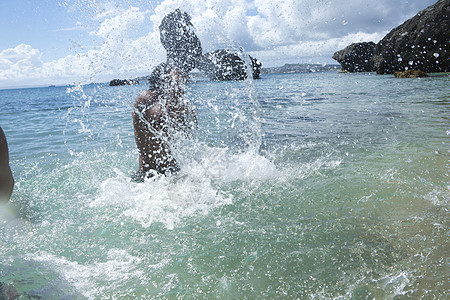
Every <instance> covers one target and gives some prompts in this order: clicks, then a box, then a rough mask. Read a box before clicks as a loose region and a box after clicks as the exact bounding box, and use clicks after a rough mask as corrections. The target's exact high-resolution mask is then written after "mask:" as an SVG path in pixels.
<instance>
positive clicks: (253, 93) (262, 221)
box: [0, 72, 450, 299]
mask: <svg viewBox="0 0 450 300" xmlns="http://www.w3.org/2000/svg"><path fill="white" fill-rule="evenodd" d="M145 88H146V85H145V84H142V85H137V86H121V87H109V86H108V85H106V84H92V85H85V86H75V87H46V88H30V89H16V90H0V105H1V109H0V126H2V128H3V130H4V131H5V133H6V136H7V138H8V143H9V148H10V159H11V167H12V170H13V173H14V177H15V180H16V184H15V188H14V193H13V196H12V199H11V202H10V203H9V204H7V205H3V206H2V207H0V209H1V215H0V218H1V223H0V226H1V227H0V234H1V236H0V281H1V282H3V283H7V284H12V285H14V286H15V288H16V289H17V290H18V291H19V292H20V293H21V294H23V295H25V294H26V295H31V296H39V297H41V298H42V299H132V298H137V299H154V298H163V299H418V298H420V297H424V298H425V299H445V298H447V297H448V295H449V288H450V286H449V283H448V278H449V275H450V272H449V263H450V258H449V249H450V247H449V244H448V234H449V211H448V208H449V196H450V192H449V155H450V152H449V145H448V143H449V135H450V128H449V125H450V123H449V116H450V109H449V108H450V106H449V101H450V78H449V77H448V76H446V75H445V76H434V77H431V78H421V79H396V78H394V77H393V76H390V75H383V76H379V75H375V74H368V73H366V74H338V73H336V72H325V73H304V74H282V75H266V76H263V78H262V79H261V80H257V81H251V80H247V81H242V82H209V81H206V80H194V81H193V82H191V83H189V86H188V92H187V94H186V97H187V98H188V99H190V100H191V101H193V102H194V103H195V105H196V107H197V114H198V115H197V116H198V121H199V128H198V130H197V132H196V133H195V134H194V137H193V138H192V139H190V140H183V139H179V140H178V141H177V142H176V144H175V145H174V149H175V153H176V156H177V158H178V161H179V163H180V166H181V171H180V172H179V173H178V174H176V175H174V176H170V177H157V178H154V179H152V180H148V181H146V182H144V183H136V182H133V181H132V180H131V175H132V174H133V173H134V172H135V171H136V170H137V165H138V160H137V149H136V146H135V144H134V135H133V128H132V122H131V111H132V105H133V102H134V99H135V98H136V96H137V95H138V93H139V92H140V91H141V90H143V89H145Z"/></svg>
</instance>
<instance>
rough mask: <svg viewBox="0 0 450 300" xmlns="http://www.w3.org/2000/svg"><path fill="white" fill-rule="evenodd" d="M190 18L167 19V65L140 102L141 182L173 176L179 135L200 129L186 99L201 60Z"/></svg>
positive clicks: (136, 122)
mask: <svg viewBox="0 0 450 300" xmlns="http://www.w3.org/2000/svg"><path fill="white" fill-rule="evenodd" d="M190 20H191V18H190V16H189V15H188V14H187V13H185V12H182V11H180V10H179V9H177V10H175V11H174V12H172V13H170V14H168V15H167V16H166V17H164V19H163V21H162V23H161V25H160V26H159V29H160V37H161V42H162V44H163V46H164V48H165V49H166V51H167V62H166V63H162V64H160V65H159V66H158V67H156V68H155V70H154V71H153V72H152V74H151V76H150V78H149V83H150V88H149V90H146V91H144V92H142V93H141V94H140V95H139V96H138V97H137V99H136V102H135V104H134V110H133V126H134V135H135V141H136V145H137V148H138V151H139V172H138V174H137V178H136V179H137V180H143V179H144V178H145V177H150V176H152V175H153V174H154V173H155V172H156V173H160V174H170V173H173V172H176V171H177V170H178V166H177V162H176V160H175V158H174V157H173V155H172V151H171V149H170V145H169V143H170V141H171V139H172V137H173V135H174V134H176V133H180V132H181V133H187V132H188V131H189V130H191V129H192V128H193V127H195V126H196V118H195V112H194V108H193V106H192V105H191V104H190V103H189V101H187V100H186V99H184V98H183V94H184V89H185V84H186V81H187V80H188V79H189V72H190V71H191V70H192V69H194V68H195V67H196V65H197V62H198V59H199V58H200V57H201V54H202V48H201V44H200V40H199V39H198V37H197V35H196V34H195V32H194V30H193V26H192V23H191V21H190Z"/></svg>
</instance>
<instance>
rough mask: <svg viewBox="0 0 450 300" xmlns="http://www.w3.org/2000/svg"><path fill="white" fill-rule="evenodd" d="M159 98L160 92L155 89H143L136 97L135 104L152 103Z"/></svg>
mask: <svg viewBox="0 0 450 300" xmlns="http://www.w3.org/2000/svg"><path fill="white" fill-rule="evenodd" d="M157 99H158V94H157V93H156V92H155V91H150V90H145V91H142V92H141V93H140V94H139V95H138V96H137V98H136V101H135V103H134V104H135V105H140V104H151V103H153V102H154V101H156V100H157Z"/></svg>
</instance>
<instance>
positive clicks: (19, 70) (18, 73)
mask: <svg viewBox="0 0 450 300" xmlns="http://www.w3.org/2000/svg"><path fill="white" fill-rule="evenodd" d="M116 1H119V0H116ZM434 1H435V0H408V1H406V0H396V1H392V0H377V1H373V0H347V1H345V3H344V2H342V1H337V0H277V1H273V0H164V1H162V2H161V3H159V4H158V5H156V7H154V8H152V10H151V11H150V10H149V8H148V5H147V6H146V7H145V8H142V7H141V8H139V7H133V5H130V4H129V3H130V2H131V3H132V2H133V1H128V2H124V1H120V4H117V3H115V2H114V1H108V2H106V3H105V4H100V3H99V2H98V1H94V0H78V1H76V2H74V4H72V6H70V5H69V6H70V7H68V8H69V9H72V10H73V9H76V10H79V11H80V12H81V11H83V9H86V10H89V11H90V13H86V14H84V15H82V16H83V17H85V18H90V19H89V20H86V22H81V21H78V22H77V23H76V28H81V29H82V28H83V26H84V28H85V30H87V28H96V29H95V30H91V32H90V34H91V35H92V38H93V39H94V40H95V41H97V44H94V45H82V46H85V49H89V50H80V51H82V52H81V53H79V54H74V53H71V54H69V55H67V56H65V57H63V58H61V59H58V60H54V61H50V62H43V61H42V55H41V51H40V50H38V49H34V48H33V47H32V46H30V45H26V44H21V45H19V46H17V47H15V48H10V49H6V50H3V51H2V52H0V87H5V86H8V85H10V84H11V83H15V82H20V81H21V80H22V81H23V82H24V83H25V84H35V83H39V84H46V83H63V81H65V82H74V81H78V80H82V81H85V82H91V81H98V80H103V79H106V78H109V79H112V78H114V77H118V78H132V77H135V76H140V75H145V74H149V73H150V72H151V69H152V68H153V67H154V66H155V65H156V64H158V63H159V62H161V61H163V60H165V50H164V49H163V47H162V45H161V43H160V41H159V32H158V26H159V24H160V23H161V20H162V18H163V17H164V16H165V15H166V14H167V13H169V12H171V11H172V10H174V9H176V8H181V9H182V10H185V11H186V12H188V13H189V14H190V15H191V16H192V22H193V24H194V26H195V28H196V30H197V33H198V35H199V38H200V40H201V41H202V46H203V50H204V52H207V51H212V50H215V49H218V48H225V47H234V46H236V45H241V46H244V47H245V48H246V50H247V51H249V52H250V53H251V54H252V55H254V56H255V57H257V58H258V59H259V60H261V61H262V62H263V64H264V65H265V66H271V65H272V66H273V65H280V64H283V63H285V62H295V61H297V62H301V61H307V60H308V59H309V58H311V57H314V58H320V57H322V60H325V61H327V62H330V61H331V56H332V54H333V53H334V52H335V51H337V50H340V49H342V48H343V47H345V46H347V45H348V44H350V43H352V42H359V41H375V42H377V41H378V40H379V39H381V38H382V37H383V35H384V34H386V32H387V31H389V30H390V29H392V28H393V27H395V26H397V25H399V24H400V23H401V22H403V21H405V20H406V19H407V18H409V17H411V16H413V15H414V14H416V13H417V12H418V11H419V10H420V9H423V8H425V7H426V6H428V5H431V4H432V3H434ZM136 6H137V5H136ZM92 12H94V13H93V14H92ZM89 16H90V17H89ZM149 23H150V24H153V27H152V28H148V31H147V32H145V31H143V30H142V29H143V24H149ZM81 24H83V26H81ZM93 26H94V27H93ZM137 33H139V34H137ZM99 41H100V42H99Z"/></svg>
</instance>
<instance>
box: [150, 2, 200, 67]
mask: <svg viewBox="0 0 450 300" xmlns="http://www.w3.org/2000/svg"><path fill="white" fill-rule="evenodd" d="M159 31H160V38H161V43H162V44H163V46H164V48H165V49H166V51H167V61H168V63H169V64H171V65H175V66H176V67H178V68H180V69H181V70H182V71H183V72H185V73H189V72H190V71H191V70H192V69H194V68H195V67H196V66H197V63H198V60H199V59H200V58H201V56H202V46H201V43H200V40H199V38H198V37H197V35H196V34H195V32H194V27H193V25H192V23H191V17H190V16H189V15H188V14H187V13H185V12H183V11H181V10H179V9H176V10H175V11H173V12H171V13H170V14H168V15H167V16H165V17H164V19H163V20H162V22H161V25H160V26H159Z"/></svg>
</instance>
